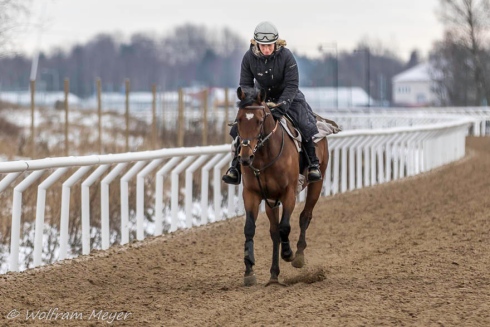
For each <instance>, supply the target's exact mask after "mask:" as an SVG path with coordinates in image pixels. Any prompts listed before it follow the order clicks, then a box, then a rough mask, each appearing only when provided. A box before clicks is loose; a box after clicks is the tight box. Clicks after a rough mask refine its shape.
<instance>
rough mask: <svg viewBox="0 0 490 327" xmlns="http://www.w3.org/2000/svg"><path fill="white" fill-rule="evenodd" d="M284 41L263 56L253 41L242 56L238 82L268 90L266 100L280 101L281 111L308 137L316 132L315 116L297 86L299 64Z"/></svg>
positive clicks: (243, 85) (243, 86)
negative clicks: (268, 54)
mask: <svg viewBox="0 0 490 327" xmlns="http://www.w3.org/2000/svg"><path fill="white" fill-rule="evenodd" d="M285 44H286V42H285V41H283V40H279V41H278V42H277V43H276V50H275V51H274V52H273V53H272V54H271V55H270V56H267V57H266V56H264V55H263V54H262V53H261V52H260V51H259V49H258V46H257V45H256V44H255V42H254V41H252V44H251V45H250V48H249V50H248V51H247V52H246V53H245V55H244V56H243V59H242V65H241V72H240V86H241V87H242V88H247V87H254V86H255V87H259V88H263V89H265V90H266V92H267V101H272V102H276V103H283V104H281V105H280V107H279V109H280V111H281V112H282V113H283V114H285V113H287V114H288V115H289V116H290V117H291V118H292V119H293V120H294V122H295V123H296V125H297V127H298V129H299V130H300V131H301V133H302V134H303V136H304V137H305V138H306V139H307V140H309V139H311V137H312V136H313V135H315V134H316V133H317V132H318V129H317V127H316V119H315V117H314V116H313V112H312V110H311V107H310V106H309V104H308V103H307V102H306V99H305V96H304V94H303V93H302V92H301V91H300V90H299V89H298V85H299V73H298V64H297V63H296V59H295V58H294V56H293V54H292V53H291V51H290V50H289V49H288V48H285V47H284V46H285Z"/></svg>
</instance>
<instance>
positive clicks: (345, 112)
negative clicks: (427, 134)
mask: <svg viewBox="0 0 490 327" xmlns="http://www.w3.org/2000/svg"><path fill="white" fill-rule="evenodd" d="M316 111H317V112H318V113H320V114H322V115H324V116H326V117H350V118H351V119H356V118H355V117H356V116H365V115H373V114H374V115H377V116H384V115H387V116H388V117H393V116H395V117H396V116H399V115H401V116H403V117H404V118H403V119H410V117H412V118H414V119H423V118H421V117H423V116H429V117H433V118H436V119H437V117H438V118H439V119H444V117H449V118H450V116H451V115H452V116H466V117H471V119H472V120H473V122H472V127H471V129H470V131H469V132H470V134H471V135H473V136H486V135H490V107H429V108H384V107H380V108H377V107H369V108H366V107H358V108H338V109H331V108H330V109H317V110H316ZM453 118H454V117H453ZM388 119H389V118H388Z"/></svg>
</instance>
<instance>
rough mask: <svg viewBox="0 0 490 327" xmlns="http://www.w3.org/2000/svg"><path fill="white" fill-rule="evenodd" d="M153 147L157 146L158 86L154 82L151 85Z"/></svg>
mask: <svg viewBox="0 0 490 327" xmlns="http://www.w3.org/2000/svg"><path fill="white" fill-rule="evenodd" d="M151 94H152V101H151V114H152V116H151V148H152V149H156V148H157V86H156V84H153V85H152V86H151Z"/></svg>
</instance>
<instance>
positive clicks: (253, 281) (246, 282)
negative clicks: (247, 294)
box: [243, 275, 257, 286]
mask: <svg viewBox="0 0 490 327" xmlns="http://www.w3.org/2000/svg"><path fill="white" fill-rule="evenodd" d="M254 285H257V277H255V275H250V276H245V277H243V286H254Z"/></svg>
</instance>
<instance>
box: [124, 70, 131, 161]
mask: <svg viewBox="0 0 490 327" xmlns="http://www.w3.org/2000/svg"><path fill="white" fill-rule="evenodd" d="M125 82H126V83H125V84H126V115H125V117H126V152H129V88H130V86H131V84H130V83H129V78H126V81H125Z"/></svg>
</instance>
